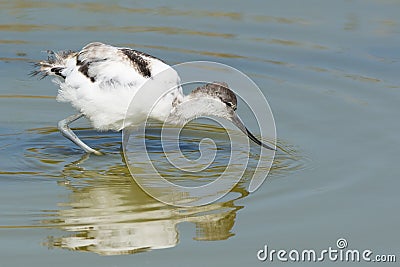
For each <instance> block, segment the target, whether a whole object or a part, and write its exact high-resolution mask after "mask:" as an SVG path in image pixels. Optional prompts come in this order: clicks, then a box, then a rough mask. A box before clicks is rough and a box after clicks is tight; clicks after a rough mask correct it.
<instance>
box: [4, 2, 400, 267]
mask: <svg viewBox="0 0 400 267" xmlns="http://www.w3.org/2000/svg"><path fill="white" fill-rule="evenodd" d="M0 10H1V11H0V51H1V54H0V77H1V81H2V83H1V86H0V114H1V115H0V151H1V154H0V159H1V160H0V258H1V261H0V266H22V265H28V264H29V265H30V266H49V265H56V264H57V266H71V265H77V266H81V265H85V264H86V265H96V266H128V265H129V266H131V265H137V266H142V265H149V266H155V265H163V266H177V265H178V266H187V265H189V264H190V265H191V266H203V265H204V263H206V264H211V265H217V264H218V265H220V266H237V265H244V264H246V265H249V264H251V265H256V264H258V263H259V262H258V260H257V258H256V253H257V251H258V250H259V249H261V248H262V247H263V246H264V245H265V244H268V245H269V246H271V247H272V248H275V249H280V248H284V249H288V250H289V249H292V248H296V249H304V248H314V249H320V250H322V249H325V248H327V247H329V246H335V242H336V240H337V239H338V238H340V237H344V238H346V239H347V241H348V243H349V247H351V248H358V249H360V250H361V249H371V250H372V251H374V252H375V253H381V254H385V253H386V254H395V253H398V251H399V244H398V239H399V234H398V230H397V229H398V225H399V223H400V217H399V215H398V212H397V209H396V208H397V206H398V204H399V192H398V188H400V184H399V180H398V176H399V170H398V168H397V163H398V159H399V157H398V148H399V138H398V133H399V132H400V124H399V123H398V121H399V120H398V114H399V112H400V108H399V104H398V103H399V99H400V82H399V78H398V73H399V69H400V63H399V60H400V50H399V49H398V47H399V44H400V35H399V33H400V30H399V29H400V20H399V16H398V14H399V13H400V3H399V2H398V1H390V0H384V1H378V0H368V1H331V2H327V1H326V2H324V3H321V2H320V1H311V0H308V1H302V2H301V4H300V2H299V3H297V2H296V3H294V2H293V1H276V2H270V1H264V2H260V1H247V2H240V1H229V2H228V1H218V2H216V1H201V2H200V1H199V2H194V1H191V2H187V1H175V2H174V3H169V4H166V3H165V2H163V1H152V2H151V3H144V2H143V3H141V2H135V3H132V2H130V1H116V2H113V3H110V2H107V1H97V2H85V1H79V2H78V3H70V2H66V1H63V0H60V1H40V2H36V1H1V2H0ZM92 41H102V42H105V43H110V44H113V45H118V46H130V47H133V48H136V49H138V50H142V51H145V52H147V53H150V54H152V55H154V56H157V57H159V58H162V59H163V60H165V61H166V62H168V63H170V64H175V63H180V62H185V61H193V60H210V61H216V62H220V63H224V64H227V65H230V66H232V67H235V68H237V69H239V70H241V71H243V72H244V73H246V74H247V75H249V77H250V78H252V79H253V80H254V81H255V82H256V83H257V84H258V86H259V87H260V88H261V90H262V91H263V93H264V95H265V96H266V97H267V99H268V100H269V104H270V105H271V108H272V111H273V113H274V117H275V121H276V126H277V134H278V145H279V146H280V148H281V150H280V151H279V152H278V154H277V156H276V159H275V161H274V164H273V167H272V170H271V173H270V175H269V176H268V179H267V180H266V182H265V183H264V184H263V185H262V187H261V188H260V189H259V190H257V191H256V192H255V193H254V194H249V193H248V192H247V191H246V188H247V187H246V184H245V182H243V183H241V184H239V185H238V186H237V187H235V188H234V190H233V191H232V193H231V194H229V195H228V196H227V197H226V198H224V199H222V200H221V201H219V202H216V203H213V204H211V205H208V206H204V207H198V208H176V207H171V206H167V205H165V204H162V203H159V202H157V201H155V200H153V199H152V198H150V197H148V196H147V195H146V194H145V193H143V192H142V191H141V189H140V188H139V187H138V186H137V185H136V184H135V183H134V182H133V181H132V179H131V178H130V175H129V172H128V170H127V168H126V166H125V163H124V161H123V157H122V155H121V152H120V135H119V134H118V133H111V132H106V133H97V132H95V131H93V130H91V129H90V128H89V124H88V123H87V122H85V121H82V122H79V123H76V124H75V125H74V127H76V128H77V133H78V135H79V136H80V137H82V138H83V139H84V140H85V141H87V142H88V143H89V144H91V145H92V146H94V147H96V148H100V149H101V150H102V151H105V152H106V156H104V157H95V156H86V155H84V154H83V153H82V152H81V151H80V149H78V148H77V147H75V146H74V145H73V144H72V143H71V142H69V141H68V140H66V139H65V138H63V137H62V136H61V135H60V134H59V133H58V131H57V129H56V128H55V126H56V125H57V121H59V120H61V119H63V118H65V117H67V116H68V115H71V114H73V113H74V112H75V111H74V110H73V109H72V108H71V107H70V106H69V105H67V104H61V103H57V102H56V100H55V95H56V90H57V89H56V87H55V85H54V84H52V83H51V82H50V81H49V80H48V79H47V80H36V79H35V78H30V77H29V76H28V73H29V72H30V71H31V70H32V66H31V64H30V62H32V61H37V60H40V59H43V58H45V57H46V54H45V53H42V51H45V50H47V49H51V50H63V49H72V50H78V49H80V48H81V47H83V46H84V45H85V44H86V43H88V42H92ZM239 114H240V116H241V117H242V118H244V119H245V120H246V123H247V124H248V126H249V128H253V127H255V126H256V122H254V121H252V120H251V119H249V118H250V116H249V114H247V113H246V111H245V110H244V109H242V110H241V109H240V107H239ZM219 140H220V141H221V142H224V140H223V138H220V139H219ZM150 141H151V140H150ZM187 142H188V143H187V146H188V148H189V149H192V150H195V149H194V148H196V144H194V143H191V141H190V138H188V139H187ZM212 174H213V173H210V175H212ZM84 252H86V253H84ZM139 252H140V253H139ZM120 254H128V255H126V256H120ZM98 255H110V256H109V257H102V258H99V257H98ZM111 255H114V256H111ZM398 258H399V255H398ZM267 264H271V263H267ZM336 264H337V265H338V266H340V265H341V264H344V263H339V262H338V263H336ZM304 265H305V266H308V265H307V264H306V263H304Z"/></svg>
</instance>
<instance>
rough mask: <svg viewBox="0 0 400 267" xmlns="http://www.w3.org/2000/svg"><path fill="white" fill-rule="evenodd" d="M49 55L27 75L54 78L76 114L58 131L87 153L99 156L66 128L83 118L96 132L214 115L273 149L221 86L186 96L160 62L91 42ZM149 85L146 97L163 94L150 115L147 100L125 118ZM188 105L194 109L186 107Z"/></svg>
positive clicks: (208, 86) (60, 94)
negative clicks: (242, 116)
mask: <svg viewBox="0 0 400 267" xmlns="http://www.w3.org/2000/svg"><path fill="white" fill-rule="evenodd" d="M48 53H49V56H48V59H47V60H44V61H40V62H39V63H37V64H36V66H37V67H38V69H37V70H35V71H33V72H32V74H33V75H41V77H42V78H44V77H46V76H48V75H53V76H56V77H57V79H55V80H54V81H55V82H56V83H57V84H58V85H59V87H60V89H59V90H58V95H57V100H58V101H61V102H70V103H71V105H72V106H73V107H74V108H75V109H77V110H78V111H79V113H78V114H76V115H72V116H70V117H67V118H66V119H63V120H61V121H60V122H59V123H58V129H59V130H60V132H61V133H62V134H63V135H64V136H65V137H66V138H68V139H69V140H71V141H72V142H74V143H75V144H76V145H78V146H79V147H81V148H82V149H83V150H84V151H86V152H88V153H94V154H97V155H100V154H101V152H99V151H97V150H95V149H93V148H91V147H89V146H88V145H87V144H85V143H84V142H82V141H81V140H80V139H79V138H78V137H77V136H76V135H75V134H74V132H73V131H72V130H71V129H70V128H69V124H70V123H72V122H74V121H76V120H78V119H79V118H82V117H86V118H87V119H89V121H90V122H91V123H92V125H93V127H94V128H95V129H96V130H100V131H103V130H104V131H105V130H114V131H120V130H122V129H124V128H125V127H130V126H135V125H139V124H140V123H142V122H144V121H145V120H146V119H147V118H148V117H150V118H151V119H155V120H159V121H162V122H164V121H166V120H167V121H168V122H169V123H171V124H183V123H185V122H187V121H189V120H190V119H193V118H196V117H201V116H216V117H221V118H225V119H228V120H230V121H231V122H232V123H233V124H235V125H236V126H237V127H238V128H239V129H240V130H241V131H242V132H243V133H245V134H246V135H247V136H248V137H249V138H250V139H251V140H252V141H254V142H255V143H256V144H258V145H260V146H263V147H265V148H267V149H271V150H275V149H274V148H272V147H270V146H268V145H266V144H264V143H262V142H261V141H260V140H258V139H257V138H256V137H255V136H254V135H253V134H252V133H251V132H250V131H249V130H248V129H247V128H246V127H245V126H244V124H243V123H242V121H241V120H240V118H239V117H238V116H237V115H236V113H235V111H236V105H237V99H236V95H235V94H234V93H233V92H232V91H231V90H230V89H229V88H228V85H227V84H226V83H220V82H214V83H208V84H206V85H204V86H200V87H198V88H196V89H195V90H193V91H192V92H191V93H190V94H189V95H186V96H185V95H184V94H183V92H182V87H181V84H180V78H179V75H178V74H177V72H176V71H175V70H173V69H172V68H171V67H170V66H169V65H167V64H166V63H164V62H163V61H162V60H160V59H158V58H156V57H153V56H151V55H148V54H146V53H143V52H139V51H136V50H133V49H130V48H124V47H114V46H111V45H106V44H103V43H99V42H94V43H90V44H88V45H86V46H85V47H84V48H83V49H82V50H81V51H79V52H73V51H63V52H57V53H56V52H52V51H48ZM160 73H163V75H161V74H160ZM148 81H151V86H152V87H151V88H150V89H149V88H146V90H147V91H146V92H145V93H146V94H148V96H151V95H152V94H153V93H154V94H155V92H156V91H157V94H159V92H165V94H164V95H163V96H162V98H161V99H160V100H159V101H158V102H157V103H156V105H155V106H154V108H153V109H152V110H151V113H150V114H145V113H146V112H147V106H148V104H149V103H146V102H147V101H146V99H144V101H141V102H137V103H135V104H136V106H135V107H134V111H135V112H134V113H131V114H129V113H128V114H127V110H128V107H129V105H130V103H131V101H132V98H133V97H134V96H135V94H136V93H137V92H138V90H139V89H140V88H141V87H142V86H143V85H144V84H145V83H146V82H148ZM171 88H172V90H171ZM149 99H152V98H151V97H149ZM151 101H153V100H151ZM187 101H191V103H193V104H190V105H185V103H186V104H187ZM150 104H151V103H150ZM145 106H146V108H145ZM144 114H145V115H144ZM147 115H149V116H147Z"/></svg>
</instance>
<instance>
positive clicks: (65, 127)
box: [58, 113, 103, 155]
mask: <svg viewBox="0 0 400 267" xmlns="http://www.w3.org/2000/svg"><path fill="white" fill-rule="evenodd" d="M83 116H84V115H83V113H79V114H75V115H72V116H69V117H68V118H65V119H63V120H61V121H59V122H58V129H59V130H60V132H61V133H62V135H63V136H65V137H66V138H68V139H69V140H71V141H72V142H74V143H75V144H76V145H77V146H79V147H80V148H82V149H83V150H85V151H86V152H87V153H93V154H95V155H103V153H101V152H100V151H97V150H94V149H93V148H91V147H90V146H88V145H86V144H85V143H84V142H82V141H81V139H79V137H78V136H76V135H75V134H74V132H73V131H72V130H71V129H70V128H69V124H70V123H72V122H74V121H76V120H77V119H80V118H82V117H83Z"/></svg>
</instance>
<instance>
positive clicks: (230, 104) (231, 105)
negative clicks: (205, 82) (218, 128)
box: [225, 102, 236, 110]
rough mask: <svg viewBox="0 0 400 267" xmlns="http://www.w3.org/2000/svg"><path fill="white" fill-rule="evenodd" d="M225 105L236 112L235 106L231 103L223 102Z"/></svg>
mask: <svg viewBox="0 0 400 267" xmlns="http://www.w3.org/2000/svg"><path fill="white" fill-rule="evenodd" d="M225 104H226V105H227V106H229V107H231V108H233V109H234V110H236V105H234V104H233V103H232V102H225Z"/></svg>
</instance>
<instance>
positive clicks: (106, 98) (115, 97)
mask: <svg viewBox="0 0 400 267" xmlns="http://www.w3.org/2000/svg"><path fill="white" fill-rule="evenodd" d="M38 65H39V70H38V71H37V72H34V74H42V75H43V77H45V76H47V75H54V76H56V77H58V79H55V82H56V83H57V84H59V86H60V90H59V93H58V96H57V100H58V101H62V102H70V103H71V104H72V106H73V107H74V108H76V109H77V110H79V111H80V112H82V113H84V114H85V116H86V117H87V118H88V119H89V120H90V121H91V122H92V124H93V126H94V127H95V128H96V129H99V130H120V129H122V128H123V127H124V126H130V125H132V124H133V125H136V124H137V125H138V124H140V123H141V122H142V121H143V120H144V119H146V118H145V116H144V114H146V113H148V111H149V105H150V104H151V105H150V107H152V105H153V104H154V103H151V102H154V100H156V99H158V97H160V96H162V99H161V101H159V104H158V105H157V106H156V107H155V108H154V110H153V112H152V113H151V116H152V117H154V118H156V119H161V120H162V119H163V116H167V115H168V114H169V111H170V110H171V109H172V104H173V102H174V101H175V100H176V99H179V98H182V97H183V94H182V89H181V87H180V85H179V83H180V79H179V76H178V74H177V73H176V71H175V70H173V69H172V68H171V67H170V66H169V65H167V64H166V63H164V62H163V61H161V60H160V59H157V58H155V57H153V56H150V55H148V54H145V53H142V52H139V51H136V50H133V49H130V48H121V47H114V46H110V45H106V44H102V43H98V42H96V43H90V44H88V45H86V46H85V47H84V48H83V49H82V50H81V51H79V52H72V51H69V52H59V53H51V55H50V56H49V59H48V60H47V61H42V62H40V63H39V64H38ZM134 96H135V97H136V96H137V98H138V99H140V100H139V101H135V99H134ZM155 96H158V97H155ZM146 97H147V98H146ZM132 99H134V100H133V101H134V103H133V104H132V107H130V108H129V114H128V118H127V120H126V121H125V123H126V124H125V125H123V123H124V119H125V115H126V112H127V110H128V107H129V105H130V103H131V101H132ZM133 105H134V106H133Z"/></svg>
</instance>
